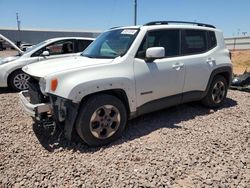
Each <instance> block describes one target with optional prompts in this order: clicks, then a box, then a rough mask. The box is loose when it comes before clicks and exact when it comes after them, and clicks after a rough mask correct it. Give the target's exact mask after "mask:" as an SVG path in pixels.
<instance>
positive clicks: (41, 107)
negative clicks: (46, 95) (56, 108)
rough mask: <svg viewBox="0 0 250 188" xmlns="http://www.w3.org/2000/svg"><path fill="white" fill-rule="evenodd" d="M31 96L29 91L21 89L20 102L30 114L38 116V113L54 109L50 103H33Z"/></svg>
mask: <svg viewBox="0 0 250 188" xmlns="http://www.w3.org/2000/svg"><path fill="white" fill-rule="evenodd" d="M29 97H30V96H29V92H28V91H21V92H20V93H19V99H20V104H21V105H22V108H23V109H24V111H25V112H26V113H27V114H28V115H30V116H32V117H36V116H37V115H38V114H41V113H45V112H51V111H52V109H51V106H50V105H49V104H48V103H40V104H31V103H30V101H29Z"/></svg>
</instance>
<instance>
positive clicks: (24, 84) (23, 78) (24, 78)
mask: <svg viewBox="0 0 250 188" xmlns="http://www.w3.org/2000/svg"><path fill="white" fill-rule="evenodd" d="M29 79H30V76H29V75H28V74H26V73H25V72H23V71H22V70H16V71H14V72H13V73H12V74H11V75H10V77H9V86H10V87H11V89H12V90H14V91H22V90H27V89H28V88H29V86H28V81H29Z"/></svg>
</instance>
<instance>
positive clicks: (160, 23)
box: [144, 21, 216, 28]
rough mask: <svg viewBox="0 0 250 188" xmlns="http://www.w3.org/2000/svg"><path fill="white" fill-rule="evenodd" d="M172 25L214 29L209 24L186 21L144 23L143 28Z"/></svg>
mask: <svg viewBox="0 0 250 188" xmlns="http://www.w3.org/2000/svg"><path fill="white" fill-rule="evenodd" d="M172 23H177V24H193V25H197V26H202V27H211V28H216V27H215V26H213V25H210V24H205V23H197V22H186V21H154V22H148V23H146V24H144V25H145V26H148V25H168V24H172Z"/></svg>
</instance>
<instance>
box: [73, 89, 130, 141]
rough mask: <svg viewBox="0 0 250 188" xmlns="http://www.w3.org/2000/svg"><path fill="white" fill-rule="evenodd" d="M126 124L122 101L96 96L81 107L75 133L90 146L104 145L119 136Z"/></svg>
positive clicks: (107, 96)
mask: <svg viewBox="0 0 250 188" xmlns="http://www.w3.org/2000/svg"><path fill="white" fill-rule="evenodd" d="M126 123H127V111H126V108H125V106H124V104H123V103H122V101H121V100H120V99H118V98H116V97H114V96H112V95H107V94H97V95H94V96H92V97H90V98H88V99H87V100H86V102H84V103H83V104H82V105H81V108H80V111H79V114H78V117H77V120H76V131H77V133H78V135H79V136H80V138H81V139H82V140H83V141H84V142H85V143H87V144H88V145H90V146H102V145H106V144H108V143H110V142H112V141H114V140H116V139H117V138H118V137H120V136H121V134H122V132H123V130H124V128H125V125H126Z"/></svg>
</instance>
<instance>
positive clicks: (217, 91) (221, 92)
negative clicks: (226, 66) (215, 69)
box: [202, 75, 228, 108]
mask: <svg viewBox="0 0 250 188" xmlns="http://www.w3.org/2000/svg"><path fill="white" fill-rule="evenodd" d="M227 90H228V84H227V81H226V79H225V78H224V77H223V76H221V75H218V76H215V78H214V79H213V81H212V84H211V85H210V88H209V90H208V93H207V95H206V96H205V98H204V99H202V103H203V104H204V105H205V106H207V107H209V108H218V107H220V106H221V104H222V103H223V102H224V100H225V98H226V96H227Z"/></svg>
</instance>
